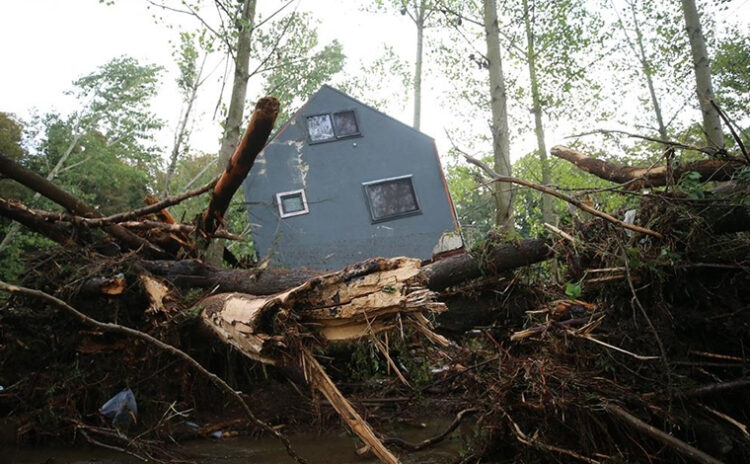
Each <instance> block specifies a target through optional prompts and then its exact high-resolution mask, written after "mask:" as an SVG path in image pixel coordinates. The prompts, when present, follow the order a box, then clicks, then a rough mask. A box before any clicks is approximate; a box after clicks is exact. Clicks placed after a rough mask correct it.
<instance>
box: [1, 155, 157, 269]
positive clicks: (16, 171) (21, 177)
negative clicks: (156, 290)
mask: <svg viewBox="0 0 750 464" xmlns="http://www.w3.org/2000/svg"><path fill="white" fill-rule="evenodd" d="M0 174H4V175H6V176H8V177H10V178H11V179H13V180H15V181H16V182H18V183H20V184H22V185H25V186H26V187H28V188H30V189H31V190H33V191H35V192H39V193H40V194H42V195H44V196H45V197H46V198H48V199H50V200H52V201H54V202H55V203H57V204H58V205H60V206H62V207H63V208H65V209H66V210H68V212H70V213H71V214H75V215H78V216H85V217H94V218H98V217H102V215H101V213H99V211H97V210H96V209H95V208H92V207H91V206H89V205H87V204H86V203H84V202H82V201H81V200H79V199H78V198H76V197H74V196H73V195H71V194H70V193H68V192H66V191H65V190H63V189H61V188H60V187H58V186H57V185H55V184H53V183H52V182H50V181H48V180H47V179H45V178H44V177H42V176H40V175H39V174H37V173H35V172H34V171H31V170H29V169H26V168H25V167H23V166H21V165H20V164H18V163H16V162H15V161H14V160H13V159H11V158H9V157H7V156H5V155H3V154H2V153H0ZM104 229H105V231H106V232H107V233H108V234H110V235H112V236H113V237H115V238H116V239H118V240H119V241H120V242H121V243H122V244H124V245H125V246H126V247H128V248H130V249H134V250H137V249H143V250H144V251H145V252H146V253H147V254H149V255H152V256H155V257H164V256H165V253H164V251H163V250H160V249H159V248H158V247H156V246H154V245H153V244H151V243H149V242H148V241H147V240H144V239H142V238H141V237H138V236H137V235H135V234H133V233H132V232H130V231H128V230H126V229H124V228H123V227H121V226H119V225H116V224H112V225H108V226H106V227H105V228H104Z"/></svg>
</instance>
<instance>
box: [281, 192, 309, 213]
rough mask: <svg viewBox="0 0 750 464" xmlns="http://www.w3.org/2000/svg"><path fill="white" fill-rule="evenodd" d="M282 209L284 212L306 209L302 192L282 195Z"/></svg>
mask: <svg viewBox="0 0 750 464" xmlns="http://www.w3.org/2000/svg"><path fill="white" fill-rule="evenodd" d="M281 209H282V210H283V211H284V214H289V213H296V212H298V211H304V210H305V203H304V202H303V201H302V194H301V193H294V194H292V195H287V196H284V197H281Z"/></svg>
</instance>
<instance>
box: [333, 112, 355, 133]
mask: <svg viewBox="0 0 750 464" xmlns="http://www.w3.org/2000/svg"><path fill="white" fill-rule="evenodd" d="M333 123H334V125H335V126H336V136H337V137H350V136H352V135H359V126H358V125H357V118H356V116H355V115H354V111H341V112H339V113H333Z"/></svg>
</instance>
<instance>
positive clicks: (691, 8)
mask: <svg viewBox="0 0 750 464" xmlns="http://www.w3.org/2000/svg"><path fill="white" fill-rule="evenodd" d="M682 12H683V14H684V15H685V29H686V30H687V34H688V38H689V39H690V49H691V51H692V54H693V69H694V70H695V84H696V86H695V90H696V93H697V95H698V103H699V104H700V108H701V113H703V130H704V131H705V133H706V143H707V144H708V146H711V147H715V148H717V149H721V148H724V134H723V132H722V130H721V119H720V117H719V113H718V112H717V111H716V109H715V108H714V107H713V105H711V102H712V101H715V99H716V97H715V96H714V90H713V85H712V84H711V68H710V67H709V65H710V61H709V59H708V51H707V50H706V39H705V37H704V36H703V31H702V30H701V23H700V16H699V15H698V9H697V8H696V6H695V0H682Z"/></svg>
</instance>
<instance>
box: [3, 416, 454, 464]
mask: <svg viewBox="0 0 750 464" xmlns="http://www.w3.org/2000/svg"><path fill="white" fill-rule="evenodd" d="M446 424H447V422H445V423H443V422H442V421H440V424H429V427H428V428H426V429H419V430H417V429H403V430H399V431H398V436H399V437H401V438H403V439H406V440H410V441H413V442H418V441H421V440H424V439H425V438H428V437H430V436H432V435H435V434H437V433H439V432H440V431H441V430H442V429H443V428H444V427H445V426H446ZM290 439H291V441H292V445H293V447H294V449H295V450H297V452H298V453H299V454H300V455H301V456H303V457H304V458H305V459H307V460H308V462H310V463H311V464H370V463H377V462H378V460H377V459H375V458H374V457H372V456H366V457H359V456H357V455H356V454H355V452H354V448H355V446H356V444H357V443H358V442H357V441H356V440H354V439H352V438H351V437H349V436H346V435H345V434H343V433H342V434H335V433H325V434H322V435H294V436H291V437H290ZM461 443H462V441H461V439H460V432H459V431H455V432H453V434H452V435H451V437H449V438H448V439H446V440H445V441H443V442H441V443H439V444H437V445H434V446H433V447H431V448H430V449H428V450H424V451H420V452H417V453H400V452H399V453H398V454H399V455H401V458H402V462H403V463H404V464H428V463H429V464H439V463H449V462H453V461H455V460H456V458H457V457H458V456H459V450H460V449H461ZM183 447H184V449H183V451H186V452H187V453H188V454H189V455H190V459H191V460H193V461H195V462H197V463H201V464H240V463H242V464H246V463H253V464H285V463H293V462H294V461H293V460H292V459H291V458H289V456H288V455H287V454H286V452H285V451H284V449H283V447H282V446H281V445H280V444H279V442H278V441H276V440H275V439H272V438H260V439H253V438H242V437H241V438H229V439H222V440H218V441H209V440H196V441H192V442H188V443H185V444H184V445H183ZM394 451H398V450H397V449H394ZM142 462H143V461H140V460H138V459H136V458H133V457H130V456H127V455H123V454H120V453H117V452H113V451H107V450H103V449H99V448H84V447H78V448H44V449H38V450H30V449H15V448H8V447H5V446H4V447H0V464H6V463H7V464H94V463H96V464H136V463H138V464H141V463H142Z"/></svg>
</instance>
